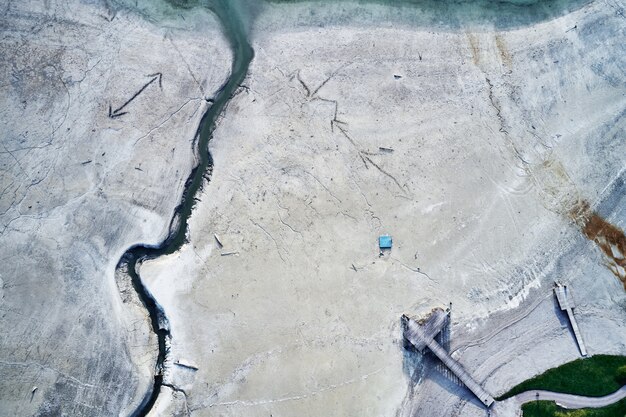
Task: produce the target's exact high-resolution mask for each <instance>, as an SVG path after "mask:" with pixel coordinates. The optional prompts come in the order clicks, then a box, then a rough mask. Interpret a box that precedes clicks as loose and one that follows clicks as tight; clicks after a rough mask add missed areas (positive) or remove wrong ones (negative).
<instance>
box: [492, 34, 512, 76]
mask: <svg viewBox="0 0 626 417" xmlns="http://www.w3.org/2000/svg"><path fill="white" fill-rule="evenodd" d="M496 47H497V48H498V52H499V53H500V60H501V61H502V63H503V64H504V65H505V66H506V67H507V68H508V69H511V66H512V62H513V61H512V58H511V53H510V52H509V50H508V49H507V47H506V44H505V43H504V40H503V39H502V37H501V36H500V35H496Z"/></svg>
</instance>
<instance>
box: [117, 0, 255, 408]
mask: <svg viewBox="0 0 626 417" xmlns="http://www.w3.org/2000/svg"><path fill="white" fill-rule="evenodd" d="M213 11H214V12H215V14H216V15H217V16H218V18H219V20H220V22H221V24H222V26H223V31H224V33H225V35H226V36H227V38H228V40H229V42H230V45H231V48H232V51H233V64H232V69H231V74H230V77H229V78H228V81H227V82H226V83H225V84H224V85H223V86H222V87H221V88H220V90H219V91H218V93H217V95H216V97H215V99H214V102H213V104H212V105H211V107H210V108H209V109H208V110H207V111H206V112H205V114H204V115H203V116H202V119H201V121H200V125H199V126H198V130H197V132H196V140H197V145H198V158H199V161H198V164H197V165H196V167H195V168H194V169H193V170H192V171H191V174H190V175H189V177H188V178H187V181H186V182H185V188H184V191H183V196H182V199H181V202H180V204H179V205H178V206H177V207H176V209H175V211H174V216H173V218H172V220H171V223H170V234H169V236H168V237H167V238H166V240H165V241H164V242H163V243H161V244H160V245H158V246H156V247H154V246H153V247H150V246H147V245H136V246H133V247H131V248H129V249H128V250H127V251H126V252H125V253H124V255H123V256H122V258H121V259H120V261H119V262H118V264H117V269H118V270H119V269H121V270H122V272H123V271H127V273H128V274H129V276H130V278H131V280H132V284H133V287H134V288H135V290H136V291H137V294H138V295H139V298H140V299H141V301H142V303H143V305H144V306H145V307H146V309H147V310H148V313H149V315H150V320H151V322H152V330H153V331H154V332H155V333H156V335H157V339H158V344H159V353H158V357H157V363H156V368H155V371H156V372H155V377H154V385H153V387H152V390H151V391H150V392H148V393H147V394H146V396H145V397H144V399H143V401H142V403H141V404H140V405H139V407H138V408H137V410H135V411H134V412H133V413H132V414H131V415H132V416H136V417H140V416H145V415H147V414H148V413H149V411H150V410H151V409H152V407H153V405H154V403H155V402H156V399H157V397H158V395H159V392H160V389H161V386H162V385H163V366H164V362H165V360H166V357H167V354H168V341H169V339H170V330H169V324H168V321H167V317H166V315H165V312H164V311H163V309H162V308H161V307H160V306H159V304H158V303H157V301H156V300H155V299H154V297H153V296H152V294H150V292H149V291H148V289H147V288H146V287H145V286H144V284H143V282H142V281H141V277H140V276H139V274H138V273H137V264H141V262H143V261H145V260H147V259H154V258H157V257H159V256H162V255H168V254H171V253H173V252H176V251H177V250H179V249H180V248H181V246H182V245H183V244H184V243H185V242H186V235H187V228H188V219H189V216H190V215H191V212H192V209H193V206H194V202H195V196H196V194H197V193H198V191H199V190H200V188H201V186H202V184H203V183H204V181H205V178H208V175H209V173H210V169H211V168H212V166H213V159H212V157H211V154H210V152H209V150H208V144H209V140H210V139H211V137H212V133H213V130H214V128H215V121H216V120H217V118H218V117H219V115H220V114H221V112H222V111H223V110H224V107H225V105H226V104H227V103H228V101H229V100H230V99H231V98H232V96H233V94H234V93H235V92H236V90H237V88H239V86H240V84H241V82H242V81H243V79H244V78H245V76H246V74H247V71H248V65H249V64H250V61H251V60H252V57H253V55H254V52H253V50H252V47H251V46H250V44H249V43H248V40H247V34H246V30H245V25H244V24H243V23H242V20H241V15H240V12H239V9H238V8H237V2H234V1H231V0H217V1H216V2H215V5H214V8H213Z"/></svg>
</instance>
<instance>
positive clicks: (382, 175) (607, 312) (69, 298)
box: [0, 1, 626, 417]
mask: <svg viewBox="0 0 626 417" xmlns="http://www.w3.org/2000/svg"><path fill="white" fill-rule="evenodd" d="M52 3H53V5H52V7H51V8H48V9H42V10H30V9H24V7H26V6H22V7H23V8H22V9H21V10H18V9H16V7H18V6H15V5H14V4H8V5H7V7H6V10H8V12H7V13H5V17H4V21H3V22H4V24H3V28H8V29H6V30H5V32H4V33H5V36H4V38H3V41H2V42H3V44H4V45H5V46H6V48H5V49H4V54H5V57H3V60H2V64H3V80H7V81H6V83H4V84H3V87H2V88H3V89H5V90H6V94H3V104H2V111H3V113H2V114H3V117H2V121H3V122H4V123H5V125H6V126H7V128H6V130H5V132H6V133H5V136H4V138H3V140H2V143H3V146H4V151H5V152H4V153H0V156H1V157H2V158H3V159H2V164H3V165H2V166H1V168H2V170H3V171H2V175H3V176H2V184H1V185H2V187H1V188H2V189H3V190H4V191H2V194H1V196H0V206H1V207H0V208H1V209H2V210H6V212H4V214H3V218H2V221H3V223H2V228H3V229H4V231H3V232H2V235H1V236H0V239H2V241H3V244H2V255H1V256H2V258H3V259H5V261H3V262H4V263H5V264H6V265H9V268H5V269H4V270H3V271H2V272H1V273H0V278H1V279H2V292H1V293H0V298H2V307H1V308H2V309H1V310H0V326H1V329H2V330H3V337H2V338H0V347H1V349H0V351H1V352H2V353H1V354H0V370H1V372H0V373H2V374H3V375H8V376H9V377H5V378H3V380H2V384H3V385H2V390H0V414H21V415H37V414H39V415H47V414H51V413H52V414H54V413H55V412H58V413H66V414H72V415H112V414H115V415H118V414H123V415H125V414H129V413H131V412H132V410H134V409H136V406H137V405H138V404H139V403H140V402H141V400H142V399H143V398H144V396H145V393H146V392H147V391H149V387H150V384H151V383H152V380H151V374H152V373H153V372H154V370H153V366H154V361H155V357H156V352H155V349H156V341H155V338H154V336H153V335H152V334H151V331H150V330H151V329H150V323H149V319H148V317H147V314H146V312H145V310H143V309H142V306H141V303H140V302H139V300H138V299H137V296H136V294H135V292H134V290H133V289H132V288H131V287H130V286H129V283H128V281H127V280H126V279H125V278H124V276H123V274H119V273H118V279H117V280H116V278H115V276H114V275H115V274H114V271H115V265H116V263H117V262H118V260H119V258H120V256H121V255H122V254H123V253H124V251H126V250H127V249H128V248H129V247H130V246H132V245H133V244H138V243H149V244H154V245H156V244H158V243H159V242H161V241H162V240H163V239H164V238H165V236H166V235H167V233H168V228H169V225H170V219H171V216H172V212H173V210H174V208H175V207H176V205H177V204H178V202H179V201H180V198H181V194H182V192H183V187H184V186H185V179H186V178H187V176H188V175H189V172H190V171H191V167H192V166H193V163H194V155H193V140H194V135H195V131H196V129H197V126H198V123H199V122H200V117H201V115H202V112H203V111H204V110H206V108H207V106H208V105H210V103H208V102H207V101H206V99H209V98H212V97H213V96H214V95H215V94H216V92H217V91H218V89H219V87H220V86H221V85H223V83H224V80H225V79H226V78H227V77H228V71H229V68H230V64H231V62H232V55H231V52H230V50H229V47H228V44H227V42H226V40H225V38H224V36H223V35H221V34H220V33H221V32H219V30H220V29H219V22H218V21H217V19H216V18H215V17H213V15H212V14H211V13H210V12H208V11H206V10H205V9H201V8H198V7H197V8H181V9H178V10H174V9H171V10H170V9H168V8H167V7H165V6H164V9H163V10H169V11H168V12H167V13H165V12H163V11H159V12H158V13H157V11H155V10H153V9H150V7H149V6H146V5H144V8H143V9H142V8H141V7H140V8H139V9H138V10H136V9H133V10H132V11H131V10H129V9H125V8H124V7H121V6H119V5H118V6H119V7H118V8H110V7H109V8H107V7H106V6H88V5H82V6H80V7H81V8H78V9H72V8H71V7H70V5H69V3H66V2H58V3H55V2H52ZM250 4H252V3H250ZM425 4H430V3H425ZM463 4H465V3H462V4H461V5H463ZM556 4H557V3H555V5H556ZM572 5H573V6H572V7H571V9H568V10H564V11H562V12H560V13H553V14H552V15H549V16H548V15H546V16H544V17H543V18H536V17H535V18H533V17H532V16H530V15H529V17H528V18H527V19H526V20H525V17H524V10H526V9H524V7H523V6H515V7H520V8H519V9H515V10H518V12H519V13H517V15H515V16H516V17H515V18H513V17H508V18H507V19H504V20H498V19H496V18H495V15H489V14H487V15H485V16H487V17H484V16H483V15H482V14H481V13H482V12H481V11H480V10H479V11H478V12H472V9H471V8H469V9H468V10H464V11H463V12H462V13H461V12H459V13H458V14H454V15H453V16H448V18H449V20H450V22H449V23H446V21H444V20H445V19H444V18H443V17H442V16H443V15H445V14H446V13H444V12H443V11H442V10H439V9H436V8H429V7H434V6H432V5H431V6H428V7H427V6H424V7H425V9H420V8H419V7H418V6H415V5H411V4H405V5H402V6H397V7H390V6H389V5H385V4H379V3H377V2H371V3H351V2H341V3H333V4H327V3H325V2H319V3H318V2H295V3H291V2H289V3H283V2H278V3H263V4H262V6H259V5H258V4H257V5H255V7H253V8H252V10H253V11H254V13H252V14H251V15H250V16H249V17H250V19H249V22H248V23H249V25H250V28H249V29H250V32H249V33H250V34H249V42H250V44H251V45H252V47H253V48H254V50H255V57H254V60H253V61H252V63H251V65H250V67H249V71H248V76H247V78H246V79H245V81H244V82H243V83H242V85H241V88H240V89H239V90H238V91H237V93H236V94H235V95H234V96H233V97H232V99H231V100H230V102H229V103H228V105H227V107H226V109H225V111H224V113H223V115H222V117H221V118H220V119H219V120H218V123H217V127H216V130H215V132H214V135H213V139H212V140H211V142H210V150H211V153H212V156H213V160H214V165H213V167H212V174H211V181H210V182H209V183H208V184H207V185H205V186H204V187H203V188H202V191H201V193H200V194H199V195H196V196H194V197H195V198H197V199H198V201H197V203H196V206H195V208H194V211H193V213H192V215H191V217H190V218H189V229H188V242H187V243H186V244H185V245H183V246H182V248H181V249H180V250H179V251H177V252H175V253H173V254H171V255H168V256H163V257H159V258H157V259H153V260H149V261H146V262H143V263H142V264H141V265H140V267H139V273H140V275H141V278H142V280H143V282H144V283H145V284H146V286H147V288H148V290H149V291H150V293H151V294H152V295H153V296H154V298H155V299H156V300H157V302H158V303H159V305H160V306H161V307H162V309H163V311H164V312H165V314H166V315H167V320H168V324H169V328H170V333H171V340H170V341H169V345H168V355H167V360H166V363H165V374H164V383H165V385H164V386H162V387H161V392H160V394H159V397H158V400H157V403H156V404H155V406H154V407H153V409H152V411H151V414H152V415H194V416H215V415H219V416H242V415H245V416H268V415H273V416H292V415H297V416H302V417H306V416H322V415H336V416H353V415H372V416H373V415H380V416H430V415H441V416H484V415H485V410H484V409H483V408H482V407H481V405H480V404H478V403H477V402H476V401H474V400H473V399H472V398H471V396H470V395H469V393H468V392H467V391H466V390H465V389H464V388H462V387H460V386H459V385H458V384H456V383H455V381H454V380H453V379H452V378H450V377H449V375H448V374H447V373H446V372H445V370H443V369H441V367H440V366H438V365H436V363H434V361H432V358H430V357H428V356H425V357H424V356H421V355H418V354H415V353H411V352H409V351H407V350H405V349H404V347H403V340H402V332H401V325H400V317H401V315H402V314H403V313H409V314H411V315H420V314H422V313H425V312H427V311H430V310H431V308H432V307H435V306H444V307H445V306H449V303H452V318H453V321H452V325H451V328H450V329H449V331H450V334H449V336H450V343H449V347H450V350H451V352H452V356H453V357H454V358H455V359H457V360H459V361H460V362H461V363H462V364H463V365H464V366H465V367H466V368H467V369H468V370H470V372H471V373H472V374H473V375H474V376H475V377H476V379H477V380H478V381H479V382H481V383H482V384H483V386H484V387H485V388H486V389H487V390H488V391H489V392H490V393H492V394H493V395H499V394H502V393H503V392H505V391H506V390H507V389H508V388H510V387H512V386H513V385H515V384H517V383H519V382H521V381H523V380H525V379H527V378H528V377H530V376H532V375H534V374H536V373H539V372H542V371H544V370H545V369H547V368H550V367H553V366H557V365H559V364H561V363H563V362H566V361H569V360H572V359H575V358H576V357H577V356H578V350H577V347H576V344H575V342H574V339H573V336H572V335H571V333H570V331H569V329H568V327H567V322H566V321H565V319H564V317H562V316H561V315H559V312H558V308H557V307H556V305H555V301H554V299H553V297H552V293H551V287H552V284H553V282H554V281H555V280H560V281H562V282H565V283H567V284H568V285H569V286H570V288H572V289H573V291H574V297H575V298H576V301H577V308H576V314H577V318H578V319H579V325H580V329H581V332H582V334H583V337H584V339H585V342H586V344H587V347H588V350H589V352H590V353H591V354H594V353H612V354H626V329H625V328H624V327H625V326H626V324H625V323H626V320H625V319H626V295H625V292H624V287H623V285H624V283H623V277H624V250H625V247H624V234H623V232H622V230H623V228H624V224H625V222H626V212H625V211H624V210H625V209H624V207H626V205H625V204H624V197H623V196H624V192H625V189H626V188H625V186H624V181H623V179H624V173H623V170H624V166H625V163H624V162H625V158H626V156H625V155H626V143H625V142H624V140H623V139H624V126H625V124H624V112H625V109H626V96H625V94H624V91H625V77H624V73H623V68H624V67H626V65H624V64H625V63H624V59H625V57H626V53H625V52H626V51H625V50H624V45H623V42H622V41H621V39H623V38H624V32H625V27H626V25H625V23H624V22H625V20H624V14H623V7H624V6H623V5H622V4H621V3H619V2H613V1H608V2H604V1H597V2H589V3H584V4H583V3H578V4H575V5H574V3H572ZM574 6H575V7H574ZM555 7H556V6H555ZM94 8H95V9H94ZM70 10H72V11H75V13H74V16H73V17H72V18H71V19H70V18H69V17H68V14H69V13H70ZM94 10H97V11H98V13H94ZM203 10H204V11H203ZM100 14H102V16H100ZM7 16H8V17H7ZM62 16H65V19H66V20H63V19H62V18H61V17H62ZM146 16H148V17H149V19H146ZM155 16H156V17H155ZM481 16H483V17H481ZM533 16H535V15H533ZM464 18H466V19H465V20H464ZM59 21H60V22H61V23H58V22H59ZM31 22H40V23H39V26H37V28H38V31H33V30H32V29H29V28H32V26H31V25H32V23H31ZM50 22H52V23H50ZM207 22H208V23H207ZM27 23H28V24H27ZM56 25H61V27H63V28H64V30H63V31H60V33H61V34H59V33H58V31H55V28H56V27H58V26H56ZM72 28H74V29H72ZM129 28H132V29H129ZM9 29H10V30H9ZM90 33H93V35H91V36H93V39H97V42H96V41H95V40H94V43H92V44H93V45H96V46H93V47H92V49H89V48H88V45H90V43H89V42H88V40H89V39H91V38H87V40H85V39H83V38H85V37H86V36H87V35H88V34H90ZM70 34H71V35H72V36H73V37H71V36H70ZM55 36H56V38H55ZM102 39H107V42H106V43H105V44H104V45H103V44H102ZM44 40H45V42H44ZM72 42H74V43H76V44H79V45H80V48H79V47H75V48H74V49H72V48H69V47H67V46H66V47H58V46H57V45H58V44H62V45H74V43H72ZM10 51H13V52H10ZM79 51H82V52H79ZM106 51H108V52H106ZM105 52H106V53H105ZM11 54H12V55H11ZM79 57H82V58H80V59H82V61H80V60H79V59H78V58H79ZM83 61H84V62H83ZM12 63H13V64H12ZM74 66H75V67H76V68H74ZM20 71H21V72H20ZM29 71H30V72H29ZM72 71H74V72H72ZM57 72H58V73H59V74H57ZM31 73H32V74H39V75H38V77H40V78H37V77H34V76H32V75H29V74H31ZM158 73H160V74H161V76H158V75H157V74H158ZM16 74H17V75H16ZM19 74H24V75H23V76H22V78H19V77H17V76H18V75H19ZM68 74H69V75H68ZM146 76H148V77H146ZM16 77H17V78H16ZM68 77H69V78H68ZM81 78H82V80H81ZM39 79H40V80H41V82H40V84H36V83H35V81H34V80H39ZM75 79H76V80H80V82H78V81H76V82H74V81H73V80H75ZM20 80H21V81H20ZM46 80H48V81H47V82H46ZM159 83H161V85H159ZM43 86H46V87H45V88H47V89H44V87H43ZM144 87H145V88H144ZM138 92H139V93H138ZM137 93H138V94H137ZM135 97H136V98H135ZM96 98H97V99H96ZM131 98H132V100H131V101H129V99H131ZM127 103H128V104H127ZM126 104H127V105H126ZM29 106H31V107H29ZM33 106H34V107H33ZM109 106H110V107H109ZM65 109H67V110H65ZM126 111H128V113H127V114H122V113H124V112H126ZM59 114H60V115H63V116H57V115H59ZM43 138H47V139H43ZM46 141H48V142H49V145H46V146H45V147H44V148H43V149H40V148H39V147H42V146H43V145H42V143H43V144H44V145H45V144H46V143H48V142H46ZM172 148H174V149H172ZM0 151H1V150H0ZM40 177H41V178H40ZM38 204H39V205H40V206H41V207H39V206H38ZM29 210H33V212H32V213H31V212H30V211H29ZM384 233H389V234H391V235H392V236H393V239H394V247H393V248H392V250H391V252H390V253H389V254H388V255H386V256H383V257H380V256H379V253H378V248H377V246H376V239H377V237H378V236H379V235H381V234H384ZM7 259H10V261H8V262H7ZM118 272H119V271H118ZM122 272H123V271H122ZM618 278H619V279H618ZM620 279H622V281H620ZM34 387H37V389H36V390H34V391H33V388H34ZM515 412H516V411H515V410H510V413H512V415H514V413H515Z"/></svg>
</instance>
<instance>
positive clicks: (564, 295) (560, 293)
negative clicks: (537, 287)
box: [554, 282, 587, 356]
mask: <svg viewBox="0 0 626 417" xmlns="http://www.w3.org/2000/svg"><path fill="white" fill-rule="evenodd" d="M554 284H555V286H554V294H555V295H556V299H557V301H558V302H559V307H560V308H561V310H562V311H566V312H567V317H568V319H569V322H570V325H571V326H572V331H573V332H574V337H575V338H576V343H578V349H579V350H580V354H581V355H582V356H587V349H586V348H585V343H584V342H583V337H582V335H581V334H580V329H579V328H578V323H577V322H576V317H574V307H575V304H574V298H573V297H572V292H571V291H570V289H569V288H568V287H567V285H563V284H561V283H560V282H555V283H554Z"/></svg>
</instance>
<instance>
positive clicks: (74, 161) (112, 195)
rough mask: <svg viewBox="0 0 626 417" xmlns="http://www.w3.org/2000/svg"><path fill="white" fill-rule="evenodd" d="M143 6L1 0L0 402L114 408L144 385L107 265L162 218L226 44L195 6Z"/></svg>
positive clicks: (67, 411) (91, 410)
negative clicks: (182, 8)
mask: <svg viewBox="0 0 626 417" xmlns="http://www.w3.org/2000/svg"><path fill="white" fill-rule="evenodd" d="M133 3H135V2H133ZM151 4H156V3H155V2H152V3H151ZM144 6H145V5H144V4H139V5H138V6H137V7H138V8H140V9H141V14H138V12H137V11H131V10H129V9H126V8H124V7H122V6H121V5H115V3H111V2H82V1H80V2H79V1H47V2H12V1H11V2H9V1H0V11H1V12H0V13H1V17H0V27H1V28H2V29H1V31H2V32H1V36H0V38H1V39H0V44H1V45H0V124H1V126H2V133H1V134H0V137H1V139H0V258H1V259H2V265H1V266H0V375H1V376H2V377H1V378H0V415H3V416H18V415H19V416H26V415H46V416H49V415H72V416H77V415H89V416H99V415H102V416H112V415H128V414H130V413H131V412H132V411H133V410H134V409H135V408H136V407H137V405H138V403H139V402H140V401H141V400H142V399H143V397H144V395H145V394H146V392H148V390H149V389H150V388H151V385H152V378H153V377H152V375H153V373H154V363H155V355H156V348H157V345H156V340H155V338H154V336H153V335H152V330H151V328H150V323H149V321H148V319H147V315H146V311H145V309H144V308H143V306H141V305H140V304H138V299H137V297H136V294H135V293H134V290H133V289H132V288H130V287H129V286H128V282H124V281H123V280H122V281H119V284H120V288H118V286H117V285H116V279H115V277H114V271H115V265H116V263H117V262H118V260H119V258H120V256H121V255H122V253H123V252H124V251H125V250H126V249H127V248H128V247H129V246H131V245H133V244H135V243H138V242H146V243H150V244H156V243H158V242H160V241H161V240H162V239H163V238H164V237H165V235H166V233H167V232H168V230H167V228H168V226H169V221H170V218H171V216H172V211H173V209H174V207H175V206H176V204H178V201H179V200H180V196H181V192H182V187H183V184H184V181H185V178H186V177H187V176H188V175H189V172H190V170H191V167H192V165H193V161H194V156H193V151H192V149H193V146H192V141H193V139H194V135H195V131H196V129H197V126H198V123H199V119H200V117H201V115H202V113H203V111H204V109H205V108H206V106H207V103H206V101H205V98H211V97H213V95H214V94H215V92H216V90H217V89H218V88H219V87H220V86H221V84H222V83H223V81H224V80H225V79H226V77H227V76H228V73H229V70H230V62H231V55H230V50H229V47H228V45H227V43H226V41H225V40H224V38H223V37H222V35H221V32H220V27H219V24H218V22H217V21H216V20H215V18H214V17H213V16H212V15H210V14H209V13H208V12H196V13H195V14H189V13H183V12H181V14H173V15H172V17H168V16H169V15H168V13H169V14H170V15H171V14H172V13H171V11H169V12H168V11H167V9H162V10H161V11H159V10H156V9H154V8H152V9H149V8H148V7H147V6H146V7H144ZM149 6H150V7H152V6H151V5H149ZM183 19H184V20H183ZM155 73H160V74H161V75H162V78H161V85H159V82H158V80H156V81H154V82H152V83H151V85H149V86H148V87H147V88H146V89H145V90H144V91H143V92H142V93H141V94H140V95H138V96H137V98H136V99H135V100H133V101H132V102H131V103H130V104H128V105H127V106H126V107H124V108H123V109H121V110H120V111H119V112H118V113H116V114H119V113H122V112H127V114H124V115H122V116H120V117H116V118H110V117H109V106H111V107H112V110H113V112H115V110H116V109H118V108H120V107H121V106H122V105H123V104H124V103H125V102H126V101H127V100H128V99H129V98H131V97H132V96H133V95H134V94H135V93H136V92H137V91H138V90H139V89H140V88H141V87H142V86H144V85H145V84H146V83H148V82H150V80H152V79H153V78H155V76H152V75H150V74H155Z"/></svg>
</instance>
